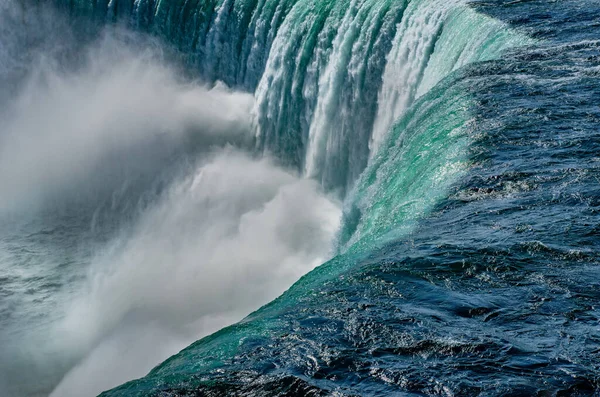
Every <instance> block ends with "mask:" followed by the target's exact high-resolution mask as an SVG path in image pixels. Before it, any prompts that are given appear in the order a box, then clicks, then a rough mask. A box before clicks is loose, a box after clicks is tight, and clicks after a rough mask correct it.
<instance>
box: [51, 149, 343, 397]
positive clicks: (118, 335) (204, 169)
mask: <svg viewBox="0 0 600 397" xmlns="http://www.w3.org/2000/svg"><path fill="white" fill-rule="evenodd" d="M339 216H340V212H339V206H338V205H337V204H335V203H334V202H332V201H330V200H329V199H327V198H326V197H324V196H323V195H322V194H321V193H320V192H319V188H318V185H317V184H316V183H315V182H313V181H309V180H302V179H298V178H296V177H295V176H293V175H291V174H289V173H287V172H285V171H283V170H281V169H279V168H277V167H275V166H274V165H273V164H271V163H270V162H269V161H268V160H265V159H263V160H258V161H257V160H253V159H251V158H249V157H247V156H245V155H243V154H240V153H238V152H235V151H232V150H225V151H223V152H221V153H219V154H217V155H215V157H214V158H213V159H211V160H210V161H209V162H207V163H206V164H204V165H202V166H201V167H199V168H198V170H197V171H196V172H195V173H194V174H193V175H192V176H190V177H188V178H185V179H184V180H183V181H182V182H180V183H177V184H176V185H174V186H173V188H172V189H171V190H170V191H169V192H168V193H167V194H165V195H164V196H163V197H162V198H161V199H160V200H159V202H158V203H157V204H156V206H154V207H153V208H151V209H149V210H148V211H147V213H145V214H144V215H143V216H142V218H141V219H140V221H139V223H138V224H137V225H136V226H135V227H134V229H133V231H132V232H131V234H130V235H128V236H122V237H120V238H119V239H117V240H115V241H114V242H113V244H112V245H111V246H110V247H109V248H107V249H106V250H105V251H104V252H103V253H102V254H101V255H100V256H99V257H98V258H96V260H95V261H94V264H93V266H92V268H91V271H90V277H89V280H90V282H89V285H88V287H87V288H86V290H85V292H84V294H83V295H82V296H81V297H79V298H78V299H77V300H76V301H75V304H74V305H73V307H72V309H71V310H70V312H69V315H68V317H67V318H66V321H65V322H64V324H61V327H60V328H59V329H58V334H57V336H58V337H59V338H67V340H68V342H67V343H69V344H70V345H71V346H73V345H76V346H77V347H78V348H79V349H81V350H82V351H89V353H88V354H87V355H86V357H85V359H84V360H83V361H82V362H81V363H80V364H79V365H78V366H76V367H75V368H74V369H73V370H72V371H71V372H70V373H69V374H68V375H67V376H66V377H65V379H64V380H63V382H62V383H61V384H60V385H59V386H58V387H57V389H56V390H55V391H54V393H53V394H52V395H53V396H57V397H58V396H87V395H95V393H97V392H100V391H102V390H105V389H107V388H109V387H112V386H116V385H118V384H120V383H122V382H124V381H126V380H129V379H131V378H134V377H139V376H142V375H144V374H145V373H146V372H147V371H148V370H149V369H150V368H152V367H153V366H154V365H155V364H156V363H157V362H159V361H161V360H164V359H165V358H167V357H168V356H169V355H171V354H173V353H175V352H177V351H178V350H179V349H181V348H183V347H184V346H186V345H187V344H189V343H191V342H192V341H194V340H196V339H198V338H199V337H201V336H204V335H206V334H207V333H209V332H211V331H215V330H217V329H219V328H220V327H222V326H224V325H227V324H228V323H232V322H233V321H235V320H239V319H241V317H242V316H243V315H245V314H248V313H249V312H250V311H252V310H253V309H256V308H258V307H259V306H260V305H262V304H264V303H267V302H268V301H269V300H271V299H273V298H275V297H276V296H278V295H279V294H280V293H282V292H283V291H284V290H285V289H286V288H287V287H288V286H289V285H291V284H292V283H293V282H294V281H295V280H297V279H298V278H299V277H300V276H301V275H303V274H304V273H306V272H308V271H309V270H311V269H312V268H313V267H315V266H316V265H318V264H319V263H321V262H322V261H323V260H324V259H325V256H326V255H327V254H328V251H329V242H330V241H331V238H332V236H333V234H334V233H335V231H336V230H337V227H338V221H339Z"/></svg>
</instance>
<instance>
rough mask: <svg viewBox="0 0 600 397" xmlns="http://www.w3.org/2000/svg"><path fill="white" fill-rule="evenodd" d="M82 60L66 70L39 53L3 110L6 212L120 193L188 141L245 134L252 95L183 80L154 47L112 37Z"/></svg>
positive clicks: (0, 131)
mask: <svg viewBox="0 0 600 397" xmlns="http://www.w3.org/2000/svg"><path fill="white" fill-rule="evenodd" d="M84 58H85V61H84V62H83V65H81V66H79V67H76V68H75V70H65V69H64V67H63V66H61V65H57V64H56V62H54V61H53V60H52V59H48V58H45V57H44V56H40V61H39V62H38V63H37V65H36V66H35V67H34V68H33V70H32V72H31V73H30V77H29V78H28V79H27V81H25V82H24V88H23V89H21V90H20V92H19V93H18V96H17V97H16V98H14V100H13V101H11V102H10V104H9V106H8V108H7V109H5V110H4V111H3V112H2V113H1V114H0V119H1V120H2V124H1V126H0V169H1V170H2V172H0V186H2V192H1V193H0V211H2V210H3V211H14V210H15V209H16V208H19V207H21V208H22V207H24V204H25V203H28V204H30V205H36V204H39V203H40V202H47V201H48V200H49V199H55V198H57V197H58V198H60V199H62V198H64V197H65V195H66V194H67V193H69V192H71V193H73V194H78V195H81V194H82V191H83V190H86V189H88V190H89V189H92V190H93V189H94V188H107V187H108V188H110V189H114V188H115V186H116V185H119V184H123V183H124V182H125V180H126V179H127V178H129V177H131V176H132V175H131V173H139V172H141V171H142V170H143V169H144V168H146V169H147V168H149V167H150V168H151V166H152V164H156V163H158V162H159V160H160V159H162V158H163V157H166V156H168V154H169V153H173V152H176V151H178V150H181V148H182V147H183V146H185V145H187V146H190V145H191V144H193V143H198V141H200V144H202V140H204V141H206V142H209V143H215V141H216V142H220V144H222V143H223V142H228V141H236V140H238V141H239V140H240V139H241V137H242V136H244V135H245V136H247V135H248V132H249V128H250V117H249V110H250V108H251V107H252V103H253V99H252V96H251V95H249V94H245V93H235V92H232V91H230V90H228V89H227V88H225V87H222V86H217V87H214V88H212V89H209V88H207V87H204V86H202V85H199V84H197V83H189V82H184V81H182V79H180V78H178V76H177V72H176V70H173V68H172V67H169V66H167V65H166V64H165V63H164V62H162V61H161V60H160V56H159V54H157V53H156V51H155V49H154V50H153V49H151V48H148V49H146V51H144V50H142V51H139V50H137V51H134V50H133V49H132V48H129V47H128V46H126V45H124V44H123V43H122V41H119V39H118V37H116V36H115V35H110V34H107V35H106V36H105V37H104V38H103V39H102V40H101V41H100V42H99V43H97V44H94V45H92V48H90V49H89V50H88V51H87V52H86V53H85V54H84ZM28 208H29V207H28Z"/></svg>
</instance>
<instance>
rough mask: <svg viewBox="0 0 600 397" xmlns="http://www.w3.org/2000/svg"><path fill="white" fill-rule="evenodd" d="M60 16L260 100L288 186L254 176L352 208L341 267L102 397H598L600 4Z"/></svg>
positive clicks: (256, 138) (230, 8)
mask: <svg viewBox="0 0 600 397" xmlns="http://www.w3.org/2000/svg"><path fill="white" fill-rule="evenodd" d="M59 3H60V5H59V7H58V8H59V9H60V10H62V12H65V13H67V14H68V15H69V17H70V18H73V19H74V20H83V21H92V20H94V21H96V22H98V23H100V24H104V23H109V24H110V23H112V22H114V21H122V22H124V23H125V24H127V25H128V26H129V27H130V28H131V27H133V28H137V29H140V30H142V31H146V32H150V33H152V34H154V35H156V36H158V37H160V38H162V39H163V40H166V41H167V42H169V43H171V45H172V46H173V47H174V48H175V49H176V51H177V54H178V56H179V57H181V59H182V60H183V61H184V62H185V64H186V65H187V68H188V69H187V70H188V71H190V72H189V73H192V74H197V76H200V78H201V79H203V81H205V82H208V83H212V82H215V81H217V80H218V81H223V82H224V83H225V84H227V85H228V86H230V87H232V88H235V89H238V90H242V91H246V92H250V93H253V94H254V100H253V103H252V108H253V110H252V112H251V113H252V116H253V118H252V121H251V126H249V127H248V130H249V131H250V134H251V137H252V139H251V140H252V142H251V143H250V144H247V145H246V144H245V143H244V144H241V146H242V147H244V148H245V150H246V151H250V152H252V153H254V155H255V156H257V157H260V156H262V155H265V154H269V155H271V156H273V157H275V158H276V159H277V162H278V164H280V165H283V166H286V167H288V168H287V169H288V170H294V172H295V173H296V174H293V175H292V174H289V173H291V172H292V171H283V170H279V169H278V168H277V169H276V170H272V169H271V168H272V167H275V166H274V165H272V164H271V163H269V165H261V166H262V167H267V168H268V171H265V173H263V172H262V171H261V172H258V173H256V174H257V175H272V174H275V175H280V178H282V180H283V181H289V182H288V183H289V184H292V185H293V186H295V185H296V184H302V183H309V182H310V183H313V182H311V181H312V180H315V181H317V182H318V183H319V184H320V185H321V186H322V188H323V189H324V190H325V191H327V192H329V196H327V198H326V197H325V196H323V193H322V192H321V191H320V190H319V189H317V188H316V187H315V186H314V185H310V186H308V187H306V188H305V189H306V190H303V189H300V190H299V191H298V193H297V195H300V196H304V195H307V197H312V198H313V200H314V202H315V203H317V202H319V203H321V202H326V203H334V202H335V199H334V198H332V195H333V197H337V198H339V199H341V200H343V215H342V220H341V226H340V229H339V231H338V232H337V237H336V238H335V241H334V245H335V247H334V253H335V255H334V256H333V258H332V259H331V260H329V261H328V262H326V263H325V264H323V265H321V266H319V267H317V268H316V269H315V270H312V271H310V272H309V273H308V274H306V275H305V276H304V277H302V278H301V279H300V280H299V281H298V282H296V283H295V284H294V285H293V286H292V287H291V288H290V289H289V290H287V291H286V292H285V293H284V294H283V295H281V296H280V297H279V298H277V299H275V300H274V301H272V302H271V303H269V304H267V305H266V306H264V307H262V308H260V309H259V310H257V311H255V312H254V313H252V314H250V315H249V316H248V317H246V318H245V319H244V320H242V321H241V322H238V323H236V324H234V325H231V326H229V327H226V328H223V329H221V330H220V331H218V332H216V333H214V334H212V335H210V336H208V337H205V338H203V339H200V340H198V341H197V342H195V343H193V344H191V345H190V346H188V347H187V348H185V349H184V350H182V351H181V352H180V353H178V354H176V355H174V356H172V357H171V358H169V359H167V360H166V361H164V362H162V363H161V364H159V365H158V366H156V367H155V368H154V369H152V370H151V371H150V373H149V374H148V375H146V376H145V377H143V378H140V379H138V380H134V381H131V382H128V383H125V384H123V385H122V386H119V387H117V388H114V389H112V390H110V391H107V392H105V393H104V394H103V395H105V396H129V395H139V396H149V395H150V396H151V395H156V396H159V395H160V396H192V395H260V396H268V395H402V396H422V395H432V396H490V395H493V396H596V395H597V394H598V392H599V390H600V364H599V363H600V312H599V309H598V306H599V304H600V295H599V293H598V290H599V288H598V287H600V285H599V283H600V282H599V281H598V280H600V263H599V262H600V261H599V256H598V248H599V245H600V238H599V237H598V236H599V233H600V230H598V225H599V222H600V215H599V210H598V206H599V205H600V173H599V169H598V167H599V164H600V158H599V157H598V151H599V149H600V147H599V146H600V128H599V127H598V126H599V125H600V124H599V122H600V108H599V107H598V99H599V98H600V84H598V83H599V80H600V7H599V5H598V3H597V2H595V1H592V0H563V1H561V2H553V1H550V0H533V1H508V0H494V1H487V2H471V3H468V4H467V2H463V1H458V0H456V1H448V0H446V1H425V0H422V1H421V0H412V1H407V2H403V1H372V0H364V1H353V0H351V1H339V2H337V1H336V2H333V1H324V0H313V1H307V0H298V1H285V0H283V1H279V2H278V1H266V0H265V1H261V0H258V1H233V0H225V1H223V2H217V3H213V2H209V1H207V2H202V1H194V0H186V1H174V0H173V1H167V0H162V1H150V0H138V1H135V2H132V1H117V0H112V1H110V2H103V1H96V2H87V1H84V0H81V1H79V0H75V1H72V2H67V4H64V3H61V2H59V1H57V4H59ZM236 95H237V94H236ZM228 103H229V102H228ZM217 124H218V125H219V126H221V125H222V121H220V120H219V121H218V123H217ZM225 129H227V127H226V128H225ZM242 141H243V142H245V140H244V139H242ZM175 152H177V153H178V151H177V150H175ZM195 153H196V152H194V153H193V154H195ZM242 156H245V155H242ZM236 158H238V157H236ZM242 158H244V159H246V157H242ZM244 161H248V162H250V163H252V161H254V160H251V159H247V160H244ZM226 162H227V161H226ZM250 163H243V165H244V166H243V167H242V168H249V169H250V168H251V167H250V166H248V164H250ZM252 164H253V163H252ZM261 166H257V167H261ZM261 169H262V168H261ZM267 172H268V173H267ZM280 173H284V174H280ZM281 175H283V176H281ZM170 177H171V174H167V175H166V178H170ZM233 179H234V180H235V178H233ZM259 179H260V178H259ZM307 179H308V180H307ZM282 184H285V183H283V182H282ZM249 189H250V190H251V191H254V190H253V189H254V188H252V187H251V188H249ZM258 189H259V190H260V189H262V187H260V186H259V187H258ZM273 189H274V193H273V195H274V196H275V197H277V196H278V193H277V192H279V191H280V190H278V189H279V184H275V186H274V187H273ZM159 190H160V189H159ZM125 193H127V192H125ZM157 195H158V196H159V197H164V196H163V195H162V193H160V194H159V193H157ZM176 197H178V196H176ZM272 199H273V197H272V196H269V197H267V198H266V200H267V201H268V200H272ZM288 200H289V198H288ZM263 201H264V199H263ZM263 201H260V200H259V202H263ZM275 201H276V200H275ZM177 202H178V201H175V202H174V203H177ZM244 202H245V201H244ZM164 203H165V201H164V200H162V201H161V200H159V204H160V205H159V206H158V209H159V213H160V211H163V212H166V213H168V212H170V210H169V209H168V208H169V207H168V206H167V207H165V204H164ZM166 203H167V204H169V202H168V201H167V202H166ZM320 205H321V204H320ZM322 205H325V206H326V207H327V206H329V205H331V206H335V204H322ZM322 205H321V207H320V208H322ZM310 207H313V206H312V205H311V206H310ZM164 208H167V209H164ZM184 208H187V207H184ZM209 208H210V207H209ZM296 208H297V207H293V208H292V209H291V211H297V209H296ZM172 210H173V211H175V212H177V211H179V210H180V209H179V208H174V207H173V208H172ZM286 211H287V210H286V209H284V210H282V213H287V212H286ZM303 211H305V210H303ZM330 212H335V210H333V209H332V210H331V211H328V213H330ZM152 213H154V212H152ZM320 214H321V211H316V212H315V214H314V216H313V217H312V218H311V219H313V218H314V219H316V221H315V222H314V223H311V225H318V224H319V220H320V219H329V216H325V215H320ZM320 216H323V218H319V217H320ZM77 219H83V220H82V222H83V223H84V224H85V223H86V220H85V219H86V218H85V217H84V216H82V217H80V218H77ZM144 219H145V221H144V222H142V223H141V225H142V228H143V226H144V225H146V223H145V222H148V218H147V217H145V218H144ZM150 219H153V218H150ZM158 219H159V222H158V223H161V222H162V218H160V217H159V218H158ZM166 219H172V218H171V217H170V216H168V217H167V218H166ZM276 219H281V218H279V217H277V218H276ZM293 219H294V218H290V219H287V218H285V217H283V221H281V222H280V223H281V227H282V228H283V229H280V228H277V230H285V225H286V224H287V223H288V222H289V225H290V229H295V228H296V227H297V226H295V224H294V223H293ZM236 222H237V221H236ZM280 223H279V222H278V223H277V225H279V224H280ZM184 224H185V223H184ZM268 224H270V223H268ZM331 224H332V225H335V222H333V221H332V222H331ZM175 225H179V223H175ZM138 227H139V226H138ZM313 227H314V226H313ZM143 230H145V229H143ZM269 230H270V229H269ZM192 232H195V230H194V229H193V228H192ZM52 233H54V232H52ZM67 233H68V232H67ZM330 234H331V233H329V232H327V231H326V230H325V231H323V237H322V238H320V239H318V240H319V241H321V243H322V244H325V243H324V242H323V241H324V240H327V239H328V238H331V237H330ZM143 235H144V236H145V235H146V234H143ZM184 235H185V234H181V236H184ZM274 235H277V233H274ZM326 235H327V236H326ZM9 237H10V236H9ZM9 237H7V238H6V239H8V241H10V238H9ZM29 238H31V236H29ZM294 238H296V236H292V237H291V238H290V240H286V241H289V243H290V245H293V244H292V242H293V241H294ZM3 241H6V240H3ZM19 241H20V240H19V239H17V242H19ZM132 241H133V243H132V244H135V242H136V241H138V240H137V239H133V240H132ZM161 241H162V240H161ZM192 241H193V239H192ZM275 241H277V240H275ZM300 241H302V242H306V241H308V240H306V239H305V238H302V239H300ZM266 242H267V243H268V242H272V240H270V239H267V240H266ZM325 245H326V244H325ZM266 249H267V248H266ZM62 250H64V248H62ZM320 251H321V252H320V253H319V255H317V257H322V256H324V255H325V254H324V252H325V251H326V250H325V249H324V248H321V249H320ZM61 252H62V251H61ZM67 252H68V250H67ZM126 252H127V251H126ZM136 252H137V251H136ZM184 252H185V251H184ZM290 252H291V253H290ZM290 252H286V253H285V255H283V257H286V258H287V257H292V258H294V259H295V260H297V258H298V253H302V254H304V253H305V250H303V249H292V250H290ZM193 254H194V252H192V255H193ZM198 255H201V253H199V254H198ZM186 256H187V255H186ZM308 257H310V255H308ZM125 258H126V259H127V256H125ZM275 258H276V259H277V258H278V257H275ZM300 258H301V259H300V260H301V261H302V255H300ZM142 259H143V258H142ZM260 259H262V258H259V260H260ZM311 259H312V257H311ZM123 263H124V266H126V265H127V264H128V263H130V262H129V261H128V260H124V262H123ZM134 263H135V262H134ZM141 263H143V260H142V262H141ZM176 263H177V262H176ZM182 263H188V262H187V261H186V260H184V261H183V262H182ZM187 267H188V266H185V268H187ZM306 270H309V269H306ZM160 274H162V273H160ZM184 274H185V273H184ZM264 274H267V275H268V274H269V272H268V271H265V273H264ZM133 275H134V276H135V273H133ZM219 280H221V281H222V279H219ZM286 280H289V279H286ZM226 281H227V280H226ZM234 281H235V280H234ZM69 282H70V281H69V280H65V281H61V282H58V286H57V287H56V288H58V289H61V288H62V285H63V284H61V283H67V284H68V283H69ZM288 285H289V284H288ZM151 286H152V287H153V288H158V290H159V291H160V286H156V287H155V286H154V285H153V284H151ZM217 287H218V286H217ZM286 287H287V285H286V286H284V287H283V288H286ZM184 289H185V290H188V291H189V290H193V288H187V289H186V288H184ZM217 289H218V288H217ZM99 291H100V292H102V291H104V290H103V289H102V288H100V289H99ZM106 291H107V292H106V294H110V291H111V289H110V288H109V289H108V290H106ZM214 296H219V295H209V298H211V297H214ZM142 298H143V299H148V298H147V297H145V296H144V295H142ZM202 298H204V297H203V296H199V297H198V299H199V300H198V301H197V304H198V305H208V306H210V305H212V304H213V302H211V301H207V300H202ZM143 301H145V300H143ZM158 302H160V300H158ZM167 302H168V301H167ZM173 302H174V304H173V305H171V306H169V305H167V309H169V312H170V310H172V308H174V307H177V305H178V304H179V303H180V301H179V300H177V299H175V300H174V301H173ZM256 302H259V300H257V301H256ZM157 305H159V303H157ZM185 306H186V309H185V310H182V311H180V312H177V314H178V315H180V316H186V315H188V314H189V313H190V311H188V309H187V305H185ZM192 306H194V305H192ZM50 307H53V306H52V305H51V304H50ZM138 309H139V308H138ZM148 310H149V313H150V314H151V315H152V313H154V312H153V311H152V310H151V309H148ZM141 313H142V317H143V314H144V311H143V310H142V311H141ZM192 313H193V314H195V315H197V314H198V313H196V312H193V311H192ZM133 314H138V315H139V312H137V313H136V312H135V311H134V313H133ZM236 314H237V313H236ZM134 318H135V316H134ZM166 318H167V319H169V318H170V317H169V316H166ZM167 321H168V320H167ZM139 324H144V323H143V322H142V323H139ZM139 330H140V331H139V332H140V334H143V332H144V328H143V327H140V328H139ZM65 365H66V364H65ZM0 368H3V367H0ZM97 373H98V374H100V373H101V371H98V372H97ZM72 374H76V372H72ZM72 376H74V375H72ZM99 376H100V375H99ZM66 379H67V380H69V379H68V378H66ZM80 381H81V382H83V384H85V382H84V378H81V379H80ZM71 383H73V382H71ZM63 385H64V384H63ZM60 390H61V389H60V388H59V389H57V391H55V393H57V394H56V395H60V394H58V393H59V392H60Z"/></svg>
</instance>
